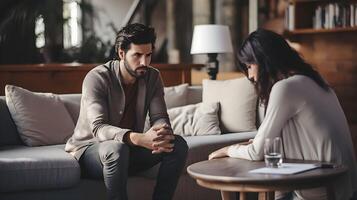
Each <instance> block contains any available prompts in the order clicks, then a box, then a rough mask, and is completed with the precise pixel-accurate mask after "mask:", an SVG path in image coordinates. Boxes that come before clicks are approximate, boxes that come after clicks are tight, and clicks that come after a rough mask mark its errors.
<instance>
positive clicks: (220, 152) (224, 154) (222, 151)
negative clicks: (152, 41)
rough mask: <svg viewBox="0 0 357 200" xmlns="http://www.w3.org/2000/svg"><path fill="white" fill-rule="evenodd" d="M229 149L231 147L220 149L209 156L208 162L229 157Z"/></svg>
mask: <svg viewBox="0 0 357 200" xmlns="http://www.w3.org/2000/svg"><path fill="white" fill-rule="evenodd" d="M228 148H229V146H227V147H223V148H221V149H218V150H216V151H214V152H212V153H211V154H210V155H209V156H208V160H212V159H215V158H223V157H227V156H228Z"/></svg>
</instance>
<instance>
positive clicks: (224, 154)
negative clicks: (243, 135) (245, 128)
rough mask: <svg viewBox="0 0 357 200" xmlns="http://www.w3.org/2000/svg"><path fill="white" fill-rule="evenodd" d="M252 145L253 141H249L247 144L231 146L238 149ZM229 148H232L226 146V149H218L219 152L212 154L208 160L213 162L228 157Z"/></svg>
mask: <svg viewBox="0 0 357 200" xmlns="http://www.w3.org/2000/svg"><path fill="white" fill-rule="evenodd" d="M251 143H253V139H249V140H248V141H247V142H241V143H238V144H235V145H231V146H236V147H238V146H239V145H248V144H251ZM229 147H230V146H226V147H223V148H221V149H218V150H216V151H214V152H212V153H211V154H210V155H209V156H208V160H212V159H215V158H223V157H228V148H229Z"/></svg>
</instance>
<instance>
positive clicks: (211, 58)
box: [206, 53, 219, 80]
mask: <svg viewBox="0 0 357 200" xmlns="http://www.w3.org/2000/svg"><path fill="white" fill-rule="evenodd" d="M206 66H207V74H208V76H209V79H211V80H216V79H217V74H218V71H219V68H218V60H217V53H209V54H208V62H207V64H206Z"/></svg>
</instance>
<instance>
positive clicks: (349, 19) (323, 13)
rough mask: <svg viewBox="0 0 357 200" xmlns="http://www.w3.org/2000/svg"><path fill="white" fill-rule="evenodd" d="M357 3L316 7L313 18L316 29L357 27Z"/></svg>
mask: <svg viewBox="0 0 357 200" xmlns="http://www.w3.org/2000/svg"><path fill="white" fill-rule="evenodd" d="M356 21H357V4H356V3H350V4H348V3H329V4H326V5H319V6H317V7H316V9H315V12H314V16H313V27H312V28H314V29H333V28H347V27H354V26H357V24H356Z"/></svg>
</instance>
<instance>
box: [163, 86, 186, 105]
mask: <svg viewBox="0 0 357 200" xmlns="http://www.w3.org/2000/svg"><path fill="white" fill-rule="evenodd" d="M187 91H188V84H187V83H185V84H181V85H177V86H171V87H165V88H164V93H165V96H164V98H165V103H166V107H167V109H169V108H174V107H179V106H183V105H186V104H187Z"/></svg>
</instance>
